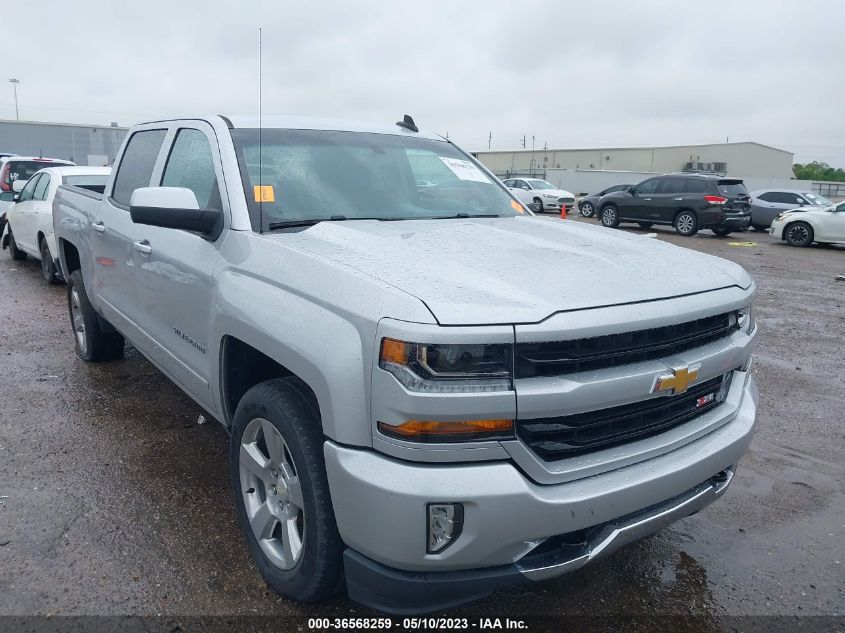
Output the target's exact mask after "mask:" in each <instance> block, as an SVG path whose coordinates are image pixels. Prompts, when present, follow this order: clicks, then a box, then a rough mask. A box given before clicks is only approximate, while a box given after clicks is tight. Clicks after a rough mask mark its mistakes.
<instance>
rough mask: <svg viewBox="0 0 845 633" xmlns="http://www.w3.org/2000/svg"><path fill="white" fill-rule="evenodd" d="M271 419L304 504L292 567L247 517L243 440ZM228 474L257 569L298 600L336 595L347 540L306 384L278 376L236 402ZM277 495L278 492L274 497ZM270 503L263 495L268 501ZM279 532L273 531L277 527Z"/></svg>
mask: <svg viewBox="0 0 845 633" xmlns="http://www.w3.org/2000/svg"><path fill="white" fill-rule="evenodd" d="M256 419H263V420H267V421H269V422H270V423H271V424H272V425H273V426H274V427H275V428H276V430H277V431H278V432H279V433H280V434H281V436H282V439H283V440H284V443H285V444H286V446H287V452H286V453H285V454H286V455H289V456H290V458H291V463H292V465H293V467H294V469H295V471H294V472H295V475H296V476H297V478H298V480H299V483H300V486H301V491H302V501H303V506H304V507H303V513H302V515H303V519H304V520H303V527H302V529H303V538H302V541H301V547H302V549H301V555H300V556H299V558H298V559H297V560H296V563H295V565H293V566H292V567H291V568H290V569H282V568H281V567H279V566H277V565H275V564H273V562H272V561H271V560H270V558H268V556H267V554H265V552H264V551H263V550H262V548H261V546H260V545H259V543H258V539H257V538H256V536H255V534H254V533H253V528H252V525H251V524H250V520H249V518H248V515H247V511H246V505H245V495H248V494H256V491H255V489H254V488H253V489H252V492H249V490H250V489H247V490H246V491H244V490H243V489H242V481H241V472H240V459H241V441H242V438H243V436H244V432H245V431H246V430H247V428H248V426H249V425H250V422H252V421H253V420H256ZM229 471H230V477H231V485H232V490H233V492H234V495H235V505H236V508H237V515H238V522H239V523H240V526H241V529H242V530H243V533H244V536H245V537H246V541H247V544H248V546H249V549H250V552H251V553H252V556H253V558H254V559H255V563H256V565H257V567H258V570H259V571H260V572H261V575H262V576H263V577H264V580H265V581H266V582H267V584H268V585H270V586H271V587H272V588H273V589H275V590H276V591H278V592H279V593H280V594H282V595H284V596H286V597H288V598H291V599H293V600H296V601H299V602H315V601H317V600H321V599H323V598H326V597H328V596H330V595H331V594H333V593H335V592H336V591H337V590H338V588H339V585H340V579H341V570H342V555H343V550H344V547H345V546H344V544H343V541H342V540H341V538H340V534H339V533H338V530H337V523H336V521H335V517H334V510H333V508H332V501H331V496H330V494H329V483H328V479H327V477H326V466H325V461H324V458H323V430H322V425H321V422H320V414H319V411H318V409H317V407H316V404H315V403H314V402H313V398H311V397H310V392H309V391H308V389H307V387H306V386H305V384H304V383H303V382H302V381H300V380H299V379H296V378H276V379H273V380H268V381H266V382H263V383H260V384H258V385H256V386H255V387H253V388H252V389H250V390H249V391H247V392H246V394H244V396H243V398H241V401H240V402H239V403H238V408H237V411H236V413H235V420H234V423H233V425H232V433H231V442H230V448H229ZM274 494H275V493H274ZM268 502H269V499H268V498H266V497H265V499H264V503H268ZM274 530H275V528H274Z"/></svg>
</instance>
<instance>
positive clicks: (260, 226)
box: [253, 26, 264, 233]
mask: <svg viewBox="0 0 845 633" xmlns="http://www.w3.org/2000/svg"><path fill="white" fill-rule="evenodd" d="M262 127H264V126H263V125H262V124H261V27H260V26H259V27H258V196H255V197H257V198H258V232H259V233H263V232H264V161H263V160H262V156H261V128H262ZM253 196H254V194H253Z"/></svg>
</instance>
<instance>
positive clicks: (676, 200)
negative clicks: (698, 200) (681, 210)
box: [672, 198, 683, 202]
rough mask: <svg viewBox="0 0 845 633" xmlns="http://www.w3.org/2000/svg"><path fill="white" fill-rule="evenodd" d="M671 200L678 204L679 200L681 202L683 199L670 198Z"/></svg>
mask: <svg viewBox="0 0 845 633" xmlns="http://www.w3.org/2000/svg"><path fill="white" fill-rule="evenodd" d="M672 200H674V201H675V202H680V201H681V200H683V198H672Z"/></svg>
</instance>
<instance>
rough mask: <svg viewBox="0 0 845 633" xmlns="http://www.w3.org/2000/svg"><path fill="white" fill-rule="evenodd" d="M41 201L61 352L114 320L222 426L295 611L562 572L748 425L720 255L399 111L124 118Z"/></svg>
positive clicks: (103, 353)
mask: <svg viewBox="0 0 845 633" xmlns="http://www.w3.org/2000/svg"><path fill="white" fill-rule="evenodd" d="M53 210H54V224H55V234H56V236H57V239H58V245H59V254H60V259H61V265H62V269H63V273H64V276H65V278H66V279H67V280H68V305H69V311H70V318H71V321H72V325H73V332H74V335H75V345H76V353H77V355H78V356H79V357H80V358H82V359H83V360H87V361H104V360H110V359H115V358H119V357H120V356H122V354H123V348H124V338H125V339H128V340H129V341H131V343H132V345H134V346H135V347H136V348H137V349H138V350H139V351H140V352H141V353H142V354H144V355H145V356H146V357H147V358H148V359H149V360H150V361H151V362H152V363H154V364H155V365H156V366H157V367H158V368H159V369H160V370H161V371H162V372H163V373H164V374H166V375H167V376H168V377H169V378H170V379H171V380H173V381H174V382H175V383H176V384H177V385H179V387H180V388H182V389H183V390H184V391H185V392H186V393H187V394H188V395H189V396H190V397H191V398H193V399H194V400H195V401H196V402H197V403H198V404H199V406H200V407H202V408H203V409H205V410H206V411H207V412H208V413H209V414H210V415H211V416H213V417H214V418H216V419H217V420H219V421H220V422H221V423H222V424H223V425H224V426H225V427H226V428H227V429H228V431H229V432H230V435H231V450H230V458H229V461H230V469H231V484H232V487H233V490H234V497H235V502H236V505H237V515H238V518H239V521H240V524H241V526H242V528H243V532H244V534H245V537H246V540H247V542H248V544H249V547H250V549H251V551H252V554H253V555H254V557H255V561H256V564H257V566H258V568H259V570H260V572H261V573H262V574H263V576H264V578H265V579H266V581H267V582H268V584H270V585H271V586H272V587H273V588H274V589H276V590H277V591H279V592H280V593H281V594H283V595H285V596H288V597H290V598H293V599H295V600H300V601H315V600H319V599H321V598H324V597H326V596H328V595H330V594H332V593H333V592H335V591H336V590H337V587H338V586H340V583H339V580H340V579H341V578H345V584H346V587H347V591H348V593H349V595H350V597H351V598H352V599H354V600H356V601H358V602H360V603H363V604H365V605H369V606H371V607H374V608H377V609H380V610H383V611H387V612H392V613H414V612H425V611H429V610H434V609H440V608H445V607H449V606H453V605H457V604H460V603H463V602H466V601H469V600H473V599H476V598H478V597H481V596H484V595H486V594H489V593H490V592H492V591H494V590H495V589H498V588H500V587H507V586H510V585H514V584H516V583H520V582H526V581H541V580H544V579H547V578H552V577H555V576H558V575H561V574H564V573H566V572H569V571H571V570H574V569H577V568H579V567H582V566H583V565H585V564H587V563H589V562H591V561H593V560H595V559H597V558H599V557H601V556H605V555H607V554H609V553H610V552H612V551H613V550H615V549H616V548H618V547H619V546H621V545H623V544H625V543H628V542H631V541H633V540H635V539H639V538H641V537H643V536H645V535H648V534H651V533H653V532H654V531H656V530H659V529H661V528H663V527H664V526H666V525H668V524H669V523H671V522H672V521H675V520H677V519H680V518H681V517H685V516H688V515H690V514H693V513H695V512H696V511H698V510H700V509H701V508H703V507H704V506H706V505H707V504H709V503H711V502H712V501H714V500H715V499H717V498H718V497H719V496H721V495H722V494H724V492H725V490H726V489H727V487H728V485H729V484H730V482H731V479H732V477H733V475H734V469H735V467H736V464H737V462H738V461H739V460H740V458H741V457H742V455H743V453H745V451H746V449H747V448H748V445H749V442H750V441H751V436H752V432H753V429H754V422H755V413H756V406H757V390H756V387H755V384H754V381H753V379H752V377H751V373H750V371H749V366H750V363H751V348H752V343H753V340H754V337H755V335H756V326H755V321H754V312H753V301H754V296H755V292H756V286H755V284H754V282H753V281H752V280H751V278H750V277H749V276H748V274H747V273H746V272H745V271H744V270H743V269H742V268H740V267H739V266H737V265H735V264H733V263H730V262H727V261H724V260H722V259H719V258H715V257H710V256H707V255H702V254H700V253H696V252H693V251H691V250H686V249H683V248H678V247H675V246H672V245H670V244H666V243H663V242H660V241H658V240H654V239H649V238H647V237H643V236H638V235H630V234H626V233H624V232H622V231H616V230H610V229H605V228H602V227H598V226H592V225H588V224H585V223H573V222H564V221H559V220H550V219H541V218H536V217H533V214H532V213H531V212H530V210H528V209H526V208H525V207H524V206H523V205H522V203H520V202H519V201H517V200H516V199H515V198H513V196H512V195H511V194H510V193H509V192H508V190H507V189H506V188H505V187H504V186H503V185H502V184H501V183H500V182H499V181H498V180H497V179H496V178H495V177H494V176H493V175H492V174H491V173H490V172H489V171H487V170H486V169H485V168H484V167H483V166H482V165H481V164H479V163H478V162H477V161H476V160H475V159H474V158H473V157H472V156H470V155H468V154H466V153H464V152H463V151H462V150H460V149H459V148H458V147H456V146H455V145H454V144H453V143H451V142H449V141H447V140H444V139H443V138H440V137H438V136H436V135H431V134H426V133H423V132H420V131H418V129H417V127H416V125H415V124H414V122H413V120H412V119H411V118H410V117H406V118H405V119H403V120H402V121H400V122H398V123H397V124H396V125H386V126H367V125H359V124H350V123H340V122H336V121H325V120H314V119H301V118H292V117H287V118H282V117H264V121H263V125H262V127H259V122H258V120H256V119H255V118H254V117H224V116H207V117H198V118H196V119H175V120H162V121H153V122H150V123H145V124H143V125H138V126H135V127H134V128H133V129H132V130H131V131H130V133H129V134H128V135H127V138H126V140H125V141H124V144H123V146H122V148H121V150H120V153H119V155H118V159H117V162H116V164H115V166H114V169H113V171H112V176H111V178H110V180H109V182H108V184H107V185H106V188H105V192H104V194H102V195H99V194H96V193H93V192H91V191H87V190H83V189H77V188H74V187H70V186H63V187H62V188H61V189H60V190H59V193H58V195H57V196H56V199H55V203H54V209H53Z"/></svg>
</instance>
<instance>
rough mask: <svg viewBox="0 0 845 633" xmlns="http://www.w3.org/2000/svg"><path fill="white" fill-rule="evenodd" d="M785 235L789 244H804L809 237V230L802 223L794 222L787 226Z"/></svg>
mask: <svg viewBox="0 0 845 633" xmlns="http://www.w3.org/2000/svg"><path fill="white" fill-rule="evenodd" d="M786 237H787V240H789V243H790V244H806V243H807V240H808V239H809V237H810V232H809V231H808V230H807V227H806V226H804V225H803V224H795V225H793V226H791V227H789V233H787V236H786Z"/></svg>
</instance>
